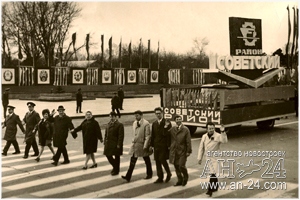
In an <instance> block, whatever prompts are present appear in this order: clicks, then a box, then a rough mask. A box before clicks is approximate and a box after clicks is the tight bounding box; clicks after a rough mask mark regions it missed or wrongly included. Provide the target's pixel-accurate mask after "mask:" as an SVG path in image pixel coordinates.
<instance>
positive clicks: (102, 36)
mask: <svg viewBox="0 0 300 200" xmlns="http://www.w3.org/2000/svg"><path fill="white" fill-rule="evenodd" d="M103 42H104V35H101V60H102V63H103V62H104V60H103V57H104V56H103V55H104V43H103Z"/></svg>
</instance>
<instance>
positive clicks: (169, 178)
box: [165, 174, 172, 183]
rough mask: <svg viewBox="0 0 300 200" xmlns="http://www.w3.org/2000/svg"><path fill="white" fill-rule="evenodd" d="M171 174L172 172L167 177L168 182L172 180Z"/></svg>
mask: <svg viewBox="0 0 300 200" xmlns="http://www.w3.org/2000/svg"><path fill="white" fill-rule="evenodd" d="M171 176H172V174H169V175H167V178H166V180H165V182H166V183H167V182H169V181H170V180H171Z"/></svg>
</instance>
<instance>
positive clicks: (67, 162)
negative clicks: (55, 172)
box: [60, 160, 70, 165]
mask: <svg viewBox="0 0 300 200" xmlns="http://www.w3.org/2000/svg"><path fill="white" fill-rule="evenodd" d="M69 163H70V161H69V160H65V161H64V162H62V163H60V164H62V165H65V164H69Z"/></svg>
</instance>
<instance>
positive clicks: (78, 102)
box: [76, 88, 83, 113]
mask: <svg viewBox="0 0 300 200" xmlns="http://www.w3.org/2000/svg"><path fill="white" fill-rule="evenodd" d="M82 101H83V100H82V93H81V88H79V89H78V91H77V93H76V113H78V112H80V113H82V111H81V105H82Z"/></svg>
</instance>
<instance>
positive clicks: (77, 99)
mask: <svg viewBox="0 0 300 200" xmlns="http://www.w3.org/2000/svg"><path fill="white" fill-rule="evenodd" d="M76 101H77V102H79V103H80V102H82V93H81V92H77V93H76Z"/></svg>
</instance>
